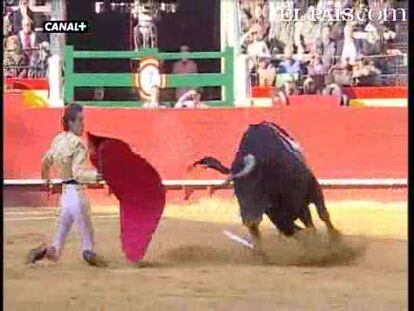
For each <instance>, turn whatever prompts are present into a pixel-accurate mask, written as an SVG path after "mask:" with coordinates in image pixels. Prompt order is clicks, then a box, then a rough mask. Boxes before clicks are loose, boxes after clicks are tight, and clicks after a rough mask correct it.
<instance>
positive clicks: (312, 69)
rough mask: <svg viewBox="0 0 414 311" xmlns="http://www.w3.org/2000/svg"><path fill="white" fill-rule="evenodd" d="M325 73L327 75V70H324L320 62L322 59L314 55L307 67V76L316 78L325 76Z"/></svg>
mask: <svg viewBox="0 0 414 311" xmlns="http://www.w3.org/2000/svg"><path fill="white" fill-rule="evenodd" d="M326 73H327V70H326V67H325V65H324V64H323V62H322V57H321V56H320V55H314V56H313V57H312V59H311V62H310V64H309V66H308V75H310V76H317V75H325V74H326Z"/></svg>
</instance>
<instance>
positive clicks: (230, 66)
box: [64, 46, 234, 107]
mask: <svg viewBox="0 0 414 311" xmlns="http://www.w3.org/2000/svg"><path fill="white" fill-rule="evenodd" d="M145 57H154V58H156V59H158V60H178V59H182V58H187V59H222V58H224V66H222V67H224V72H220V73H197V74H166V87H168V88H178V87H194V88H195V87H218V86H220V87H224V98H222V100H220V101H205V103H206V104H208V105H210V106H233V105H234V54H233V48H231V47H228V48H226V49H225V50H224V51H223V52H186V53H163V52H159V51H158V49H142V50H140V51H75V50H74V48H73V46H66V48H65V83H64V85H65V91H64V100H65V103H68V102H72V101H74V100H76V99H75V98H74V93H75V92H74V91H75V88H76V87H135V86H134V73H132V72H130V73H77V72H74V62H75V60H76V59H91V60H93V59H130V60H138V59H142V58H145ZM77 102H79V103H81V104H83V105H85V106H100V107H140V106H142V104H143V102H142V101H139V100H138V98H137V100H136V101H134V100H130V101H96V100H90V101H77Z"/></svg>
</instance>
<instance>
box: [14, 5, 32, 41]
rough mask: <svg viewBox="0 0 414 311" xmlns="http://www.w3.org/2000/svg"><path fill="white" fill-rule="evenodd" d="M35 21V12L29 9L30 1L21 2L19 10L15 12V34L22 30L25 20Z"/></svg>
mask: <svg viewBox="0 0 414 311" xmlns="http://www.w3.org/2000/svg"><path fill="white" fill-rule="evenodd" d="M24 19H26V20H27V19H28V20H31V21H32V20H33V12H32V10H30V8H29V0H20V1H19V8H18V9H17V10H16V11H14V12H13V32H14V33H18V32H19V31H21V30H22V28H23V27H22V24H23V20H24Z"/></svg>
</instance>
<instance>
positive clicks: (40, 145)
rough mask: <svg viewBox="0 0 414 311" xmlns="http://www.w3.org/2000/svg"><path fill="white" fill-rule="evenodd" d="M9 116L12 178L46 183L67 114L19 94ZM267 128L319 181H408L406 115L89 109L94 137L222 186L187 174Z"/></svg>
mask: <svg viewBox="0 0 414 311" xmlns="http://www.w3.org/2000/svg"><path fill="white" fill-rule="evenodd" d="M302 98H303V97H302ZM4 113H5V125H4V130H5V139H4V146H5V153H4V160H5V162H4V174H5V178H39V175H40V159H41V156H42V154H43V152H45V151H46V150H47V148H48V145H49V144H50V141H51V139H52V138H53V136H54V135H55V134H57V133H58V131H59V130H60V123H59V120H60V117H61V110H60V109H52V108H37V109H33V108H32V109H30V108H24V107H23V106H22V104H21V97H20V95H19V94H6V97H5V103H4ZM262 120H268V121H274V122H277V123H278V124H280V125H281V126H282V127H284V128H286V129H287V130H288V131H289V132H290V133H291V134H292V135H293V136H294V137H296V138H297V139H298V140H299V142H300V143H301V144H302V146H303V148H304V150H305V153H306V156H307V158H308V161H309V163H310V165H311V166H312V167H313V169H314V172H315V174H316V175H317V177H318V178H406V177H407V162H408V155H407V142H408V141H407V138H408V133H407V125H408V119H407V109H406V108H379V107H372V108H351V107H339V106H337V105H336V104H335V105H334V104H332V105H329V104H324V105H320V104H319V103H312V102H311V103H309V102H307V103H303V104H300V105H292V106H285V107H282V106H281V107H277V108H233V109H209V110H142V109H98V108H86V129H87V130H90V131H92V132H94V133H96V134H99V135H107V136H113V137H118V138H121V139H123V140H125V141H127V142H128V143H130V144H131V146H132V148H133V149H134V150H136V151H137V152H140V153H141V154H143V155H144V156H145V157H146V158H147V159H148V160H149V161H150V162H151V163H152V164H153V165H154V166H155V167H156V168H157V169H158V170H159V172H160V174H161V176H162V178H163V179H191V178H200V179H209V178H221V177H222V176H220V175H219V174H218V173H216V172H214V171H210V170H195V171H192V172H190V173H189V172H187V171H186V167H187V166H188V165H189V164H190V163H192V162H193V161H194V160H197V159H198V158H200V157H202V156H204V155H207V154H208V155H213V156H216V157H217V158H219V159H221V160H222V161H223V163H225V164H230V163H231V160H232V158H233V156H234V153H235V151H236V150H237V146H238V143H239V140H240V138H241V136H242V134H243V132H244V131H245V130H246V127H247V126H248V124H249V123H254V122H260V121H262Z"/></svg>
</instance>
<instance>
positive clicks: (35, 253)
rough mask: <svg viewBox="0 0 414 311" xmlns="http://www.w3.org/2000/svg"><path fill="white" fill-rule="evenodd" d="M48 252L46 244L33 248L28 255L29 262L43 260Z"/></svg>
mask: <svg viewBox="0 0 414 311" xmlns="http://www.w3.org/2000/svg"><path fill="white" fill-rule="evenodd" d="M46 253H47V247H46V245H45V244H42V245H41V246H39V247H37V248H34V249H32V250H31V251H30V252H29V255H28V256H27V263H35V262H36V261H39V260H42V259H43V258H45V256H46Z"/></svg>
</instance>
